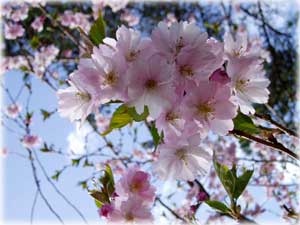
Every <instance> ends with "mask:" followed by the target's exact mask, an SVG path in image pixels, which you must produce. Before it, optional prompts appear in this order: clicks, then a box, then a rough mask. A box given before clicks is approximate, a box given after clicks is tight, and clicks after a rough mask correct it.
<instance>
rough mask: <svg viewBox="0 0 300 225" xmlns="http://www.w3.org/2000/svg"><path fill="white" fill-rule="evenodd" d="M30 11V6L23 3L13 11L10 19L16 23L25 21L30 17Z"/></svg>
mask: <svg viewBox="0 0 300 225" xmlns="http://www.w3.org/2000/svg"><path fill="white" fill-rule="evenodd" d="M28 11H29V7H28V5H27V4H26V3H23V4H21V5H19V6H18V8H17V9H15V10H14V11H13V13H12V14H11V16H10V18H11V19H12V20H13V21H15V22H19V21H22V20H25V19H26V18H27V17H28Z"/></svg>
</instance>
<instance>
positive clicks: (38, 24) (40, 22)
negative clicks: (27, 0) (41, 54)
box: [31, 16, 46, 32]
mask: <svg viewBox="0 0 300 225" xmlns="http://www.w3.org/2000/svg"><path fill="white" fill-rule="evenodd" d="M45 19H46V17H45V16H39V17H37V18H35V19H34V21H33V22H32V23H31V27H32V28H33V29H34V30H36V31H37V32H41V31H42V30H43V28H44V21H45Z"/></svg>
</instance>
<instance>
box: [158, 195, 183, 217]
mask: <svg viewBox="0 0 300 225" xmlns="http://www.w3.org/2000/svg"><path fill="white" fill-rule="evenodd" d="M155 201H158V202H159V203H160V204H161V205H162V206H163V207H165V208H166V209H167V210H168V211H169V212H170V213H171V214H172V215H173V216H174V217H176V218H177V219H179V220H181V221H183V222H185V223H187V220H186V219H184V218H183V217H181V216H179V215H178V214H177V213H176V212H175V211H174V210H173V209H171V208H170V207H169V206H168V205H166V204H165V203H164V202H163V201H162V200H161V199H160V198H159V197H156V198H155Z"/></svg>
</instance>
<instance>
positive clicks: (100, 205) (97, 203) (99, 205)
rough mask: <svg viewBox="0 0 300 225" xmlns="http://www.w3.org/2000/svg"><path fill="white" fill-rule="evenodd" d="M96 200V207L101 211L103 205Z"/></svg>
mask: <svg viewBox="0 0 300 225" xmlns="http://www.w3.org/2000/svg"><path fill="white" fill-rule="evenodd" d="M94 200H95V204H96V206H97V207H98V208H99V209H100V208H101V207H102V206H103V203H101V202H99V201H98V200H97V199H94Z"/></svg>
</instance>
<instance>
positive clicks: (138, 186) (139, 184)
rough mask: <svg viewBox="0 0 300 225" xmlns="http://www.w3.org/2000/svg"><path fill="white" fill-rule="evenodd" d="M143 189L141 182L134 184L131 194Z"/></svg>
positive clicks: (131, 186) (131, 187)
mask: <svg viewBox="0 0 300 225" xmlns="http://www.w3.org/2000/svg"><path fill="white" fill-rule="evenodd" d="M141 188H142V184H141V183H140V182H133V183H132V184H131V185H130V191H131V192H138V191H139V190H140V189H141Z"/></svg>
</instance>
